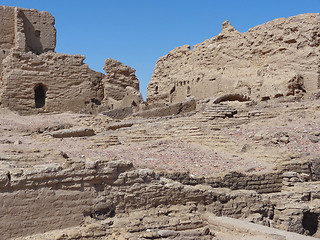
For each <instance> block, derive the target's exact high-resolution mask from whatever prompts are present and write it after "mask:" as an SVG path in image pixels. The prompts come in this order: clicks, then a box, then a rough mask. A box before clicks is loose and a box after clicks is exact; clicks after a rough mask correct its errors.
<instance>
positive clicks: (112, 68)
mask: <svg viewBox="0 0 320 240" xmlns="http://www.w3.org/2000/svg"><path fill="white" fill-rule="evenodd" d="M103 69H104V70H105V71H106V73H107V76H106V77H105V78H104V80H103V81H104V92H105V98H104V103H105V104H106V105H107V106H109V107H110V108H111V109H114V108H117V107H131V106H134V107H135V106H138V104H140V103H141V102H143V99H142V96H141V93H140V92H139V80H138V78H137V77H136V75H135V72H136V70H135V69H133V68H132V67H129V66H127V65H124V64H123V63H121V62H119V61H117V60H114V59H111V58H108V59H106V61H105V65H104V68H103Z"/></svg>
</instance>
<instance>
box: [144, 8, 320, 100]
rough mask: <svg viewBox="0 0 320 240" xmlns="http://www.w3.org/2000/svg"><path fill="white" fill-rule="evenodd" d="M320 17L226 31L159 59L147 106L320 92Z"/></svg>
mask: <svg viewBox="0 0 320 240" xmlns="http://www.w3.org/2000/svg"><path fill="white" fill-rule="evenodd" d="M319 32H320V15H319V14H318V13H317V14H302V15H298V16H294V17H290V18H287V19H285V18H280V19H276V20H273V21H271V22H268V23H265V24H262V25H260V26H256V27H253V28H251V29H249V30H248V31H247V32H245V33H240V32H238V31H237V30H236V29H235V28H234V27H233V26H231V25H230V23H229V22H228V21H226V22H224V23H223V24H222V32H221V33H220V34H219V35H218V36H216V37H213V38H211V39H207V40H205V41H204V42H203V43H199V44H197V45H195V46H194V47H193V49H191V47H190V46H188V45H185V46H182V47H178V48H176V49H174V50H172V51H171V52H169V53H168V54H167V55H165V56H164V57H161V58H160V59H159V60H158V62H157V63H156V66H155V70H154V73H153V76H152V79H151V82H150V83H149V86H148V96H147V101H148V103H159V102H162V103H170V102H173V103H176V102H181V101H184V99H185V98H186V97H188V96H194V97H196V98H198V99H203V98H209V97H212V96H219V95H222V94H241V95H243V96H246V97H250V98H251V99H253V100H258V101H260V100H268V99H272V98H277V97H281V96H287V95H299V94H304V93H305V92H306V93H311V92H313V91H316V90H317V89H319V88H320V70H319V69H320V67H319V66H320V59H319V51H320V35H319Z"/></svg>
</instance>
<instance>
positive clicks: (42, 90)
mask: <svg viewBox="0 0 320 240" xmlns="http://www.w3.org/2000/svg"><path fill="white" fill-rule="evenodd" d="M46 91H47V90H46V87H45V86H44V85H43V84H41V83H40V84H38V85H37V86H36V87H35V88H34V101H35V104H36V108H42V107H44V105H45V104H46Z"/></svg>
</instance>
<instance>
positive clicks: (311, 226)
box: [302, 212, 319, 236]
mask: <svg viewBox="0 0 320 240" xmlns="http://www.w3.org/2000/svg"><path fill="white" fill-rule="evenodd" d="M318 223H319V213H312V212H304V213H303V219H302V226H303V229H304V230H305V233H306V234H307V235H311V236H312V235H314V234H315V233H316V232H317V231H318Z"/></svg>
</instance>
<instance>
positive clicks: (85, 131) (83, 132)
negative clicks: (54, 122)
mask: <svg viewBox="0 0 320 240" xmlns="http://www.w3.org/2000/svg"><path fill="white" fill-rule="evenodd" d="M93 135H95V132H94V130H93V129H92V128H71V129H63V130H58V131H55V132H52V133H51V136H52V137H54V138H69V137H86V136H93Z"/></svg>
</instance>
